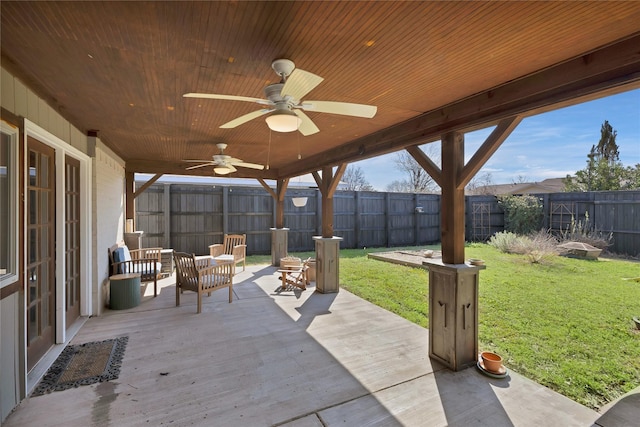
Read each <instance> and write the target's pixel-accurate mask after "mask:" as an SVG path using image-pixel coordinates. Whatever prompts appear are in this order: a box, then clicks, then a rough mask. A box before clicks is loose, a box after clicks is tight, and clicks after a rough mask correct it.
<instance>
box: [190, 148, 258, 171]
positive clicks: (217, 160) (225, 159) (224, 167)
mask: <svg viewBox="0 0 640 427" xmlns="http://www.w3.org/2000/svg"><path fill="white" fill-rule="evenodd" d="M216 146H217V147H218V148H219V149H220V154H215V155H214V156H213V160H183V161H184V162H190V163H202V164H200V165H195V166H189V167H188V168H186V170H191V169H197V168H202V167H205V166H213V171H214V172H215V173H216V174H218V175H228V174H230V173H233V172H235V171H237V169H236V166H239V167H241V168H249V169H258V170H262V169H264V166H262V165H258V164H255V163H246V162H243V161H242V160H240V159H236V158H235V157H231V156H229V155H227V154H224V149H225V148H227V144H222V143H220V144H216Z"/></svg>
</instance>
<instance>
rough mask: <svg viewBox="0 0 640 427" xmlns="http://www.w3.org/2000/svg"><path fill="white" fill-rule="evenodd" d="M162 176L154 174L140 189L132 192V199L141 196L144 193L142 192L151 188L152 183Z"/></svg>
mask: <svg viewBox="0 0 640 427" xmlns="http://www.w3.org/2000/svg"><path fill="white" fill-rule="evenodd" d="M162 175H164V174H162V173H157V174H155V175H154V176H153V177H151V179H150V180H149V181H147V182H145V183H144V184H142V186H141V187H140V188H138V190H136V191H134V193H133V198H134V199H135V198H136V197H138V196H139V195H141V194H142V193H144V191H145V190H146V189H147V188H149V187H151V186H152V185H153V183H154V182H156V181H157V180H159V179H160V177H161V176H162Z"/></svg>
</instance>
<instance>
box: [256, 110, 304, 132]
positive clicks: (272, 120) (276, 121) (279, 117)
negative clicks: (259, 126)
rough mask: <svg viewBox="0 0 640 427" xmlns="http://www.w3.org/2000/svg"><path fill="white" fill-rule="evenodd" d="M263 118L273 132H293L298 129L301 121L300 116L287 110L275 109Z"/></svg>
mask: <svg viewBox="0 0 640 427" xmlns="http://www.w3.org/2000/svg"><path fill="white" fill-rule="evenodd" d="M264 120H265V121H266V122H267V126H269V129H271V130H272V131H275V132H293V131H294V130H298V127H299V126H300V123H302V120H300V117H298V116H296V113H294V112H292V111H289V110H279V111H275V112H274V113H273V114H271V115H270V116H268V117H267V118H266V119H264Z"/></svg>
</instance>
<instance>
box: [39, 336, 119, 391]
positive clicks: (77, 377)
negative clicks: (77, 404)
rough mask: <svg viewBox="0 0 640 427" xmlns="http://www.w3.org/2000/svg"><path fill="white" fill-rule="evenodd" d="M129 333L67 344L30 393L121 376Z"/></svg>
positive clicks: (61, 388) (66, 387)
mask: <svg viewBox="0 0 640 427" xmlns="http://www.w3.org/2000/svg"><path fill="white" fill-rule="evenodd" d="M128 340H129V337H120V338H115V339H110V340H104V341H95V342H88V343H85V344H78V345H69V346H67V347H66V348H65V349H64V350H63V351H62V353H61V354H60V356H58V358H57V359H56V361H55V362H54V363H53V365H51V367H50V368H49V370H48V371H47V373H46V374H45V376H44V377H43V378H42V380H41V381H40V383H39V384H38V386H37V387H36V389H35V390H34V391H33V393H31V396H40V395H43V394H45V393H51V392H52V391H60V390H66V389H68V388H72V387H79V386H81V385H88V384H95V383H97V382H103V381H109V380H114V379H116V378H118V376H119V375H120V366H121V365H122V357H123V356H124V351H125V349H126V348H127V341H128Z"/></svg>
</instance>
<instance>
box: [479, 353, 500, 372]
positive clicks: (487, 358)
mask: <svg viewBox="0 0 640 427" xmlns="http://www.w3.org/2000/svg"><path fill="white" fill-rule="evenodd" d="M480 357H482V363H483V364H484V367H485V369H486V370H487V371H490V372H499V371H500V368H501V367H502V357H500V356H499V355H497V354H495V353H492V352H490V351H483V352H482V353H480Z"/></svg>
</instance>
